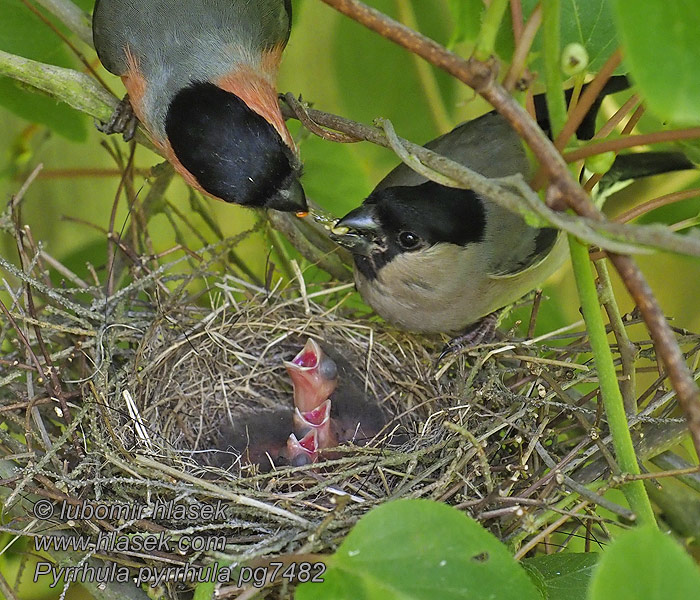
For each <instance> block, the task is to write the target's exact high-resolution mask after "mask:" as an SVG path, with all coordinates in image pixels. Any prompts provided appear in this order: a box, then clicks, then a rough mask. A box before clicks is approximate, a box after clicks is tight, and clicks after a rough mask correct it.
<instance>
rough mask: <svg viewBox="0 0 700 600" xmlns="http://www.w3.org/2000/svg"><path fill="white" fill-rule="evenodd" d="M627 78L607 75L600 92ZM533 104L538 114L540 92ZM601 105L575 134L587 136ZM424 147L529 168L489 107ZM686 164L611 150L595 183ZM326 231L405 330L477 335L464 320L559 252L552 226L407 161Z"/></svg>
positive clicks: (489, 167)
mask: <svg viewBox="0 0 700 600" xmlns="http://www.w3.org/2000/svg"><path fill="white" fill-rule="evenodd" d="M625 85H626V81H624V78H622V81H621V79H620V78H614V79H613V80H612V83H611V85H610V86H609V87H608V89H607V90H606V91H608V92H614V91H617V90H618V89H619V88H620V87H625ZM536 104H537V105H538V114H541V113H542V109H543V108H545V107H544V105H543V103H542V100H541V99H539V100H538V101H537V102H536ZM599 105H600V103H597V105H596V106H595V107H594V108H593V110H592V112H591V113H589V116H588V117H587V119H586V120H585V121H584V123H583V124H582V126H581V128H579V131H578V132H577V133H578V137H579V138H582V139H585V138H590V137H591V136H592V135H593V125H594V121H595V112H596V111H597V108H598V107H599ZM544 114H546V110H544ZM544 121H545V120H544V119H540V124H541V125H542V126H543V128H546V126H547V123H546V122H544ZM425 147H426V148H429V149H431V150H433V151H435V152H437V153H438V154H442V155H444V156H447V157H448V158H451V159H452V160H454V161H456V162H459V163H461V164H463V165H465V166H467V167H469V168H471V169H473V170H475V171H477V172H478V173H481V174H482V175H484V176H486V177H490V178H498V177H506V176H509V175H514V174H517V173H521V174H523V175H524V176H525V177H526V179H527V178H528V177H529V176H530V175H531V168H530V163H529V161H528V158H527V155H526V153H525V149H524V147H523V144H522V142H521V140H520V138H519V137H518V135H517V134H516V133H515V131H514V130H513V129H512V128H511V127H510V125H509V124H508V123H507V122H506V120H505V119H504V118H503V117H501V116H500V115H499V114H497V113H496V112H491V113H488V114H485V115H483V116H481V117H479V118H477V119H474V120H472V121H469V122H467V123H463V124H462V125H459V126H458V127H457V128H455V129H454V130H452V131H451V132H449V133H447V134H445V135H443V136H441V137H439V138H437V139H435V140H433V141H431V142H429V143H428V144H426V145H425ZM689 168H693V164H692V163H690V161H689V160H688V159H687V158H686V157H685V156H684V155H683V154H680V153H644V154H629V155H624V156H619V157H618V160H616V162H615V164H614V165H613V168H612V169H611V171H610V172H609V173H608V174H607V175H606V176H605V177H604V179H603V180H602V181H601V182H600V185H601V186H610V185H611V184H612V183H614V182H616V181H621V180H625V179H630V178H637V177H642V176H645V175H653V174H657V173H664V172H668V171H675V170H681V169H689ZM332 237H333V238H334V239H335V240H336V241H337V242H338V243H339V244H341V245H343V246H345V247H347V248H348V249H349V250H350V251H351V252H352V254H353V258H354V263H355V283H356V285H357V289H358V290H359V292H360V294H361V295H362V297H363V299H364V300H365V302H367V303H368V304H369V305H370V306H371V307H372V308H373V309H374V310H375V311H376V312H377V313H378V314H379V315H380V316H382V317H383V318H384V319H386V320H387V321H390V322H391V323H394V324H396V325H397V326H399V327H401V328H404V329H407V330H410V331H417V332H425V333H449V334H453V335H454V334H463V333H464V332H465V331H467V332H475V333H478V335H477V336H476V341H479V340H480V339H483V338H482V337H481V336H482V333H481V331H482V330H480V329H479V328H478V327H477V328H474V327H471V328H470V326H471V325H473V324H474V323H476V322H478V321H479V320H480V319H482V318H484V317H486V316H488V315H492V314H493V313H494V311H496V310H497V309H500V308H501V307H503V306H506V305H507V304H510V303H511V302H514V301H516V300H518V299H519V298H520V297H522V296H523V295H525V294H526V293H527V292H529V291H531V290H533V289H534V288H535V287H537V286H538V285H540V284H541V283H542V282H543V281H544V280H545V279H546V278H547V277H548V276H549V275H551V274H552V273H553V271H554V270H555V269H556V268H557V267H558V266H559V265H560V263H561V259H562V258H563V256H564V253H563V252H562V251H561V249H562V248H563V240H562V237H561V236H560V235H559V233H558V231H557V230H555V229H549V228H542V229H538V228H535V227H531V226H529V225H528V224H527V223H526V222H525V221H524V220H523V218H522V217H520V216H519V215H517V214H514V213H512V212H510V211H508V210H506V209H505V208H502V207H501V206H499V205H498V204H497V203H496V202H494V201H492V200H490V199H489V198H485V197H482V196H479V195H478V194H476V193H475V192H474V191H472V190H468V189H456V188H450V187H445V186H442V185H439V184H437V183H434V182H432V181H428V180H427V179H426V178H425V177H423V176H421V175H419V174H418V173H416V172H415V171H413V170H411V169H410V168H409V167H408V166H406V165H405V164H401V165H399V166H398V167H396V168H395V169H394V170H393V171H391V173H389V174H388V175H387V176H386V177H385V178H384V179H383V180H382V181H381V182H380V183H379V184H378V185H377V187H376V188H375V189H374V191H373V192H372V193H371V194H370V195H369V197H368V198H367V199H366V200H365V201H364V203H363V204H362V205H361V206H360V207H359V208H356V209H354V210H352V211H351V212H350V213H348V214H347V215H346V216H345V217H343V218H342V219H340V220H339V221H338V222H337V223H336V225H335V227H334V229H333V234H332ZM490 321H491V322H493V319H490ZM487 329H488V328H487ZM467 341H469V335H467ZM457 345H459V344H457Z"/></svg>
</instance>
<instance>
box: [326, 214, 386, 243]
mask: <svg viewBox="0 0 700 600" xmlns="http://www.w3.org/2000/svg"><path fill="white" fill-rule="evenodd" d="M331 238H332V239H333V240H334V241H335V242H337V243H338V244H340V245H341V246H343V247H345V248H347V249H348V250H350V252H352V253H353V254H361V255H363V256H369V255H370V254H371V253H372V252H374V251H376V250H378V249H380V248H381V246H382V235H381V226H380V223H379V221H378V220H377V218H376V216H375V214H374V206H373V205H372V204H363V205H362V206H359V207H357V208H356V209H354V210H351V211H350V212H349V213H348V214H347V215H345V216H344V217H343V218H342V219H340V220H339V221H338V222H337V223H336V224H335V225H334V226H333V229H331Z"/></svg>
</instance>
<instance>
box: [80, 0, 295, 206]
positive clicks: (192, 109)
mask: <svg viewBox="0 0 700 600" xmlns="http://www.w3.org/2000/svg"><path fill="white" fill-rule="evenodd" d="M291 12H292V9H291V0H97V3H96V4H95V10H94V14H93V39H94V43H95V48H96V50H97V54H98V56H99V58H100V60H101V61H102V64H103V65H104V66H105V68H107V69H108V70H109V71H111V72H112V73H114V74H116V75H119V76H120V77H121V78H122V81H123V82H124V86H125V87H126V90H127V92H128V99H129V102H130V104H131V107H132V108H133V111H134V113H135V115H136V116H137V117H138V119H139V121H141V123H142V124H143V126H144V127H145V128H146V129H147V130H148V133H149V134H150V136H151V138H152V140H153V143H154V144H155V145H156V146H157V147H158V148H159V149H160V150H161V151H162V152H163V154H164V155H165V156H166V157H167V159H168V160H169V161H170V162H171V163H172V164H173V166H174V167H175V169H176V170H177V171H178V172H179V173H180V174H181V175H182V176H183V178H184V179H185V181H186V182H187V183H188V184H190V185H191V186H193V187H194V188H196V189H198V190H200V191H202V192H204V193H206V194H208V195H210V196H213V197H215V198H220V199H222V200H225V201H227V202H236V203H238V204H242V205H245V206H250V207H264V208H273V209H276V210H281V211H306V210H307V204H306V198H305V196H304V191H303V189H302V187H301V184H300V183H299V176H300V172H301V163H300V161H299V158H298V156H297V153H296V147H295V144H294V141H293V140H292V137H291V135H290V134H289V131H288V130H287V127H286V125H285V122H284V119H283V118H282V114H281V112H280V108H279V104H278V101H277V92H276V77H277V70H278V66H279V62H280V58H281V55H282V51H283V50H284V47H285V46H286V44H287V40H288V39H289V32H290V26H291Z"/></svg>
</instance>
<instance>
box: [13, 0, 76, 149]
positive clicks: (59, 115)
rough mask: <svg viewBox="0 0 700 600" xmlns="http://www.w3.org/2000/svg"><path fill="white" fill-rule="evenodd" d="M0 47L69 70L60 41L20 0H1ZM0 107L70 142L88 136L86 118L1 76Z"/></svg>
mask: <svg viewBox="0 0 700 600" xmlns="http://www.w3.org/2000/svg"><path fill="white" fill-rule="evenodd" d="M0 15H2V18H1V19H0V48H1V49H2V50H5V51H6V52H10V53H12V54H17V55H19V56H24V57H26V58H31V59H33V60H38V61H41V62H45V63H50V64H53V65H58V66H60V67H72V66H74V62H73V61H72V60H71V58H70V56H69V55H68V52H67V51H66V49H65V47H64V45H63V42H62V41H61V39H60V38H59V37H58V36H57V35H56V34H55V33H54V32H53V31H51V30H50V29H49V28H48V26H47V25H45V24H44V23H43V22H42V21H41V20H40V19H39V18H38V17H37V16H36V15H35V14H34V13H32V12H30V11H29V9H28V8H27V7H26V6H25V5H24V4H23V3H22V2H21V0H0ZM0 105H1V106H4V107H5V108H6V109H8V110H10V111H11V112H13V113H14V114H16V115H18V116H20V117H22V118H24V119H27V120H28V121H31V122H33V123H41V124H44V125H47V126H48V127H50V128H51V129H53V130H54V131H55V132H56V133H58V134H59V135H61V136H63V137H66V138H68V139H69V140H72V141H83V140H85V139H86V137H87V131H88V129H87V119H86V118H85V117H84V116H83V115H80V114H79V113H77V112H76V111H74V110H73V109H71V108H69V107H68V106H66V105H64V104H60V103H58V102H56V101H55V100H53V99H51V98H48V97H46V96H43V95H40V94H37V93H36V92H34V91H33V90H32V91H29V90H27V89H26V88H25V87H21V86H20V85H19V84H17V83H16V82H15V81H13V80H11V79H9V78H6V77H0Z"/></svg>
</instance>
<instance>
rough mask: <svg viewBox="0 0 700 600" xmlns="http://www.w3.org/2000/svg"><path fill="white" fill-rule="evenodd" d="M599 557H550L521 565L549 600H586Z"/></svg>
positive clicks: (538, 557) (585, 554) (584, 555)
mask: <svg viewBox="0 0 700 600" xmlns="http://www.w3.org/2000/svg"><path fill="white" fill-rule="evenodd" d="M599 558H600V555H599V554H595V553H593V552H581V553H568V552H561V553H559V554H551V555H547V556H536V557H535V558H529V559H526V560H524V561H522V565H523V567H525V569H526V570H527V571H528V573H529V574H530V576H531V577H532V578H533V581H535V583H536V584H537V586H538V587H539V589H540V592H542V594H543V596H544V597H545V599H546V600H585V598H586V592H587V591H588V587H589V584H590V581H591V575H592V574H593V568H594V567H595V565H596V563H597V562H598V559H599Z"/></svg>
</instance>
